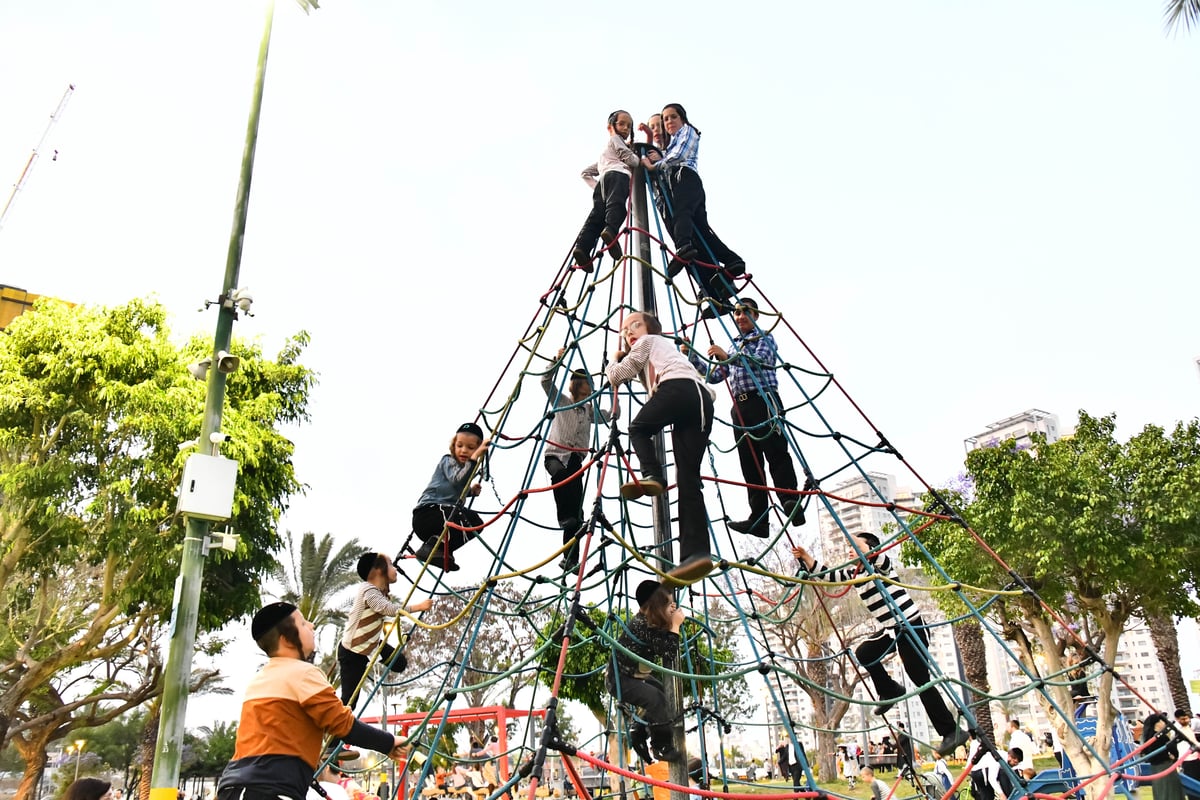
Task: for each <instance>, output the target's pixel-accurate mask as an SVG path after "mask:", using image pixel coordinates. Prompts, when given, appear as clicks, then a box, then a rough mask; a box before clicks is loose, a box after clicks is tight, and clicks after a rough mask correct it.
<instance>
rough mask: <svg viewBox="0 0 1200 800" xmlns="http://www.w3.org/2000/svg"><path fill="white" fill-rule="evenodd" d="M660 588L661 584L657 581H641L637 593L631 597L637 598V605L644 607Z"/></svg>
mask: <svg viewBox="0 0 1200 800" xmlns="http://www.w3.org/2000/svg"><path fill="white" fill-rule="evenodd" d="M661 586H662V584H661V583H659V582H658V581H642V582H641V583H639V584H638V587H637V591H636V592H635V593H634V595H633V596H634V597H636V598H637V601H638V605H639V606H644V605H646V603H647V602H649V601H650V598H651V597H653V596H654V593H655V592H657V591H658V590H659V588H660V587H661Z"/></svg>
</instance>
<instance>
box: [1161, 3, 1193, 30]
mask: <svg viewBox="0 0 1200 800" xmlns="http://www.w3.org/2000/svg"><path fill="white" fill-rule="evenodd" d="M1163 16H1164V17H1166V18H1167V30H1168V31H1170V30H1172V29H1174V30H1178V29H1179V28H1180V26H1182V27H1184V28H1186V29H1187V30H1189V31H1190V30H1191V29H1192V26H1193V25H1196V24H1200V0H1167V5H1166V8H1165V9H1163Z"/></svg>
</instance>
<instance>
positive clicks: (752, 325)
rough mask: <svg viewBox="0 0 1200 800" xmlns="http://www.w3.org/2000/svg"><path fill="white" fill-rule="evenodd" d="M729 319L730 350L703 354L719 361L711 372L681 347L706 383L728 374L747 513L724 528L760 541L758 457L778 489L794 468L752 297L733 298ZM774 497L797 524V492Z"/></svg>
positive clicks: (770, 346) (763, 533)
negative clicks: (734, 327)
mask: <svg viewBox="0 0 1200 800" xmlns="http://www.w3.org/2000/svg"><path fill="white" fill-rule="evenodd" d="M733 322H734V324H735V325H737V329H738V335H737V336H736V337H735V338H734V340H733V348H732V351H731V352H726V351H725V349H724V348H721V347H719V346H717V345H715V344H714V345H712V346H711V347H709V348H708V357H709V358H711V359H715V360H716V361H718V362H720V363H718V364H716V366H713V367H712V371H711V372H709V371H708V370H709V366H710V365H709V364H708V363H707V362H705V361H704V360H703V359H701V358H700V357H699V355H697V354H696V353H695V352H694V351H691V352H689V351H688V350H687V349H686V345H685V346H684V347H683V348H681V349H682V350H683V352H685V353H687V354H688V359H689V360H690V361H691V362H692V364H693V366H695V367H696V370H697V371H698V372H699V373H700V374H701V375H703V374H704V373H705V372H708V377H707V378H706V380H707V381H708V382H709V383H720V382H721V381H723V380H725V379H726V378H729V390H730V392H732V394H733V424H734V431H735V432H736V434H737V451H738V460H739V461H740V462H741V466H742V478H743V479H744V480H745V481H746V484H747V486H746V497H747V499H748V500H749V501H750V516H749V517H748V518H747V519H745V520H735V521H733V522H730V523H729V529H730V530H733V531H737V532H738V533H748V534H750V535H751V536H758V537H760V538H764V539H765V538H766V537H767V536H770V534H771V530H770V528H771V525H770V521H769V520H768V519H767V508H768V506H769V505H770V496H769V495H768V494H767V490H766V489H765V488H763V486H764V485H765V484H766V482H767V480H766V472H765V471H764V470H763V466H764V465H763V460H764V457H765V459H766V463H767V465H769V466H770V468H771V478H772V479H773V480H774V481H775V485H776V486H777V487H778V488H780V489H793V490H794V489H795V488H796V486H797V484H796V469H795V467H793V466H792V456H791V453H790V452H789V451H788V441H787V438H786V437H785V436H784V435H783V431H782V430H781V428H780V425H779V422H778V420H777V419H776V417H777V415H780V414H782V412H783V403H782V402H780V400H779V379H778V378H777V377H776V376H775V364H776V362H777V361H778V360H779V356H778V354H777V353H776V350H775V337H774V336H772V335H771V334H769V333H767V332H765V331H762V330H759V328H758V302H757V301H755V300H754V299H752V298H749V297H743V298H742V299H740V300H739V301H738V304H737V306H736V307H735V308H734V311H733ZM779 499H780V503H781V504H782V506H783V514H784V517H786V518H787V520H788V521H790V522H791V523H792V524H793V525H803V524H804V509H803V508H801V507H800V495H797V494H786V493H783V492H781V493H780V494H779Z"/></svg>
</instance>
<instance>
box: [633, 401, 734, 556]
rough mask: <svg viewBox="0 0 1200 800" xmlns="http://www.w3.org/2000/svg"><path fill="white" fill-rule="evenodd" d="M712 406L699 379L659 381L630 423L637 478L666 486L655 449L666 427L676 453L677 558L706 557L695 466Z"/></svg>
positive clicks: (704, 515) (704, 520) (704, 514)
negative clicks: (640, 477)
mask: <svg viewBox="0 0 1200 800" xmlns="http://www.w3.org/2000/svg"><path fill="white" fill-rule="evenodd" d="M712 415H713V402H712V396H711V395H710V394H709V393H708V389H707V388H705V387H704V385H703V384H701V383H699V382H698V381H693V380H691V379H689V378H676V379H674V380H669V381H663V382H662V383H660V384H659V385H658V388H657V389H656V390H655V391H654V394H653V395H651V396H650V399H649V400H647V401H646V404H645V405H644V406H642V410H641V411H639V412H638V414H637V416H636V417H634V418H633V422H631V423H629V442H630V444H632V445H633V451H634V452H635V453H637V457H638V462H639V463H640V465H641V469H642V474H643V475H645V476H646V477H649V478H657V479H659V480H663V481H664V483H665V476H664V474H663V466H662V464H660V463H659V461H658V453H657V452H656V451H655V448H654V438H653V437H654V435H655V434H657V433H658V432H660V431H661V430H662V429H663V428H665V427H667V426H668V425H670V426H672V428H671V446H672V449H673V450H674V451H675V472H676V476H675V481H676V483H677V485H678V491H679V560H680V562H681V563H682V562H684V561H687V560H688V559H689V558H691V557H692V556H696V555H706V554H708V552H709V549H708V510H707V509H706V508H705V506H704V486H703V485H702V484H701V482H700V462H701V460H702V459H703V457H704V448H705V447H706V446H707V445H708V437H709V434H711V433H712Z"/></svg>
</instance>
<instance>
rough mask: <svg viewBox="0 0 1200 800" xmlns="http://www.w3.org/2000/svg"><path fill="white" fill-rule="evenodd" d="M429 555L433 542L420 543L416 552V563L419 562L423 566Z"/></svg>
mask: <svg viewBox="0 0 1200 800" xmlns="http://www.w3.org/2000/svg"><path fill="white" fill-rule="evenodd" d="M431 555H433V540H432V539H429V540H427V541H424V542H421V547H420V549H419V550H417V561H420V562H421V563H422V564H424V563H425V562H426V561H428V560H429V557H430V556H431Z"/></svg>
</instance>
